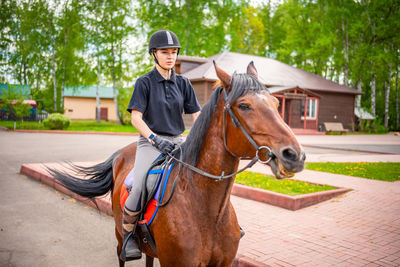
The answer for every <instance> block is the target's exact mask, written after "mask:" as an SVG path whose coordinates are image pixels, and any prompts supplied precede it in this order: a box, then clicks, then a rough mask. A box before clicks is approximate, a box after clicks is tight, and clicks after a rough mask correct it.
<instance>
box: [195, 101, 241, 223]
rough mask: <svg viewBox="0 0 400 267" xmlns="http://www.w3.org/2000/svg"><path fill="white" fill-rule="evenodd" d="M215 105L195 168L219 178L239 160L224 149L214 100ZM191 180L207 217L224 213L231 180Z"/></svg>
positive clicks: (196, 175) (220, 125) (220, 116)
mask: <svg viewBox="0 0 400 267" xmlns="http://www.w3.org/2000/svg"><path fill="white" fill-rule="evenodd" d="M217 105H218V106H217V109H216V111H215V112H214V115H213V119H212V120H211V122H210V126H209V129H208V131H207V133H206V136H205V140H204V142H203V144H204V145H203V148H202V149H201V152H200V156H199V158H198V161H197V168H199V169H201V170H204V171H206V172H208V173H211V174H214V175H221V174H222V173H224V175H229V174H231V173H234V172H235V171H236V170H237V168H238V165H239V159H238V158H236V157H233V156H232V155H231V154H229V152H227V151H226V149H225V146H224V140H223V131H222V126H223V122H222V121H223V119H222V116H223V112H222V110H223V108H222V107H223V101H222V99H220V100H219V101H218V104H217ZM193 178H194V179H193V182H194V183H196V184H195V186H196V191H198V192H199V194H200V195H201V200H202V201H205V202H207V203H205V204H206V205H205V207H207V208H208V211H207V212H208V213H209V214H210V215H211V216H212V214H214V215H215V216H217V217H218V216H219V215H220V214H222V213H223V212H224V211H225V209H226V207H227V205H228V203H229V199H230V198H229V197H230V193H231V190H232V186H233V184H234V178H228V179H224V180H222V181H216V180H215V179H210V178H205V177H204V176H201V175H199V174H197V173H196V174H195V175H194V177H193Z"/></svg>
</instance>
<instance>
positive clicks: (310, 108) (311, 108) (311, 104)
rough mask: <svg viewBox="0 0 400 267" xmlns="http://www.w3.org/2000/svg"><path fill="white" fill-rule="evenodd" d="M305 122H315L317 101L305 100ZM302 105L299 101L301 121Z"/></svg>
mask: <svg viewBox="0 0 400 267" xmlns="http://www.w3.org/2000/svg"><path fill="white" fill-rule="evenodd" d="M306 101H307V120H315V119H316V118H317V116H316V115H317V99H307V100H306ZM304 103H305V101H301V115H302V116H301V119H302V120H304Z"/></svg>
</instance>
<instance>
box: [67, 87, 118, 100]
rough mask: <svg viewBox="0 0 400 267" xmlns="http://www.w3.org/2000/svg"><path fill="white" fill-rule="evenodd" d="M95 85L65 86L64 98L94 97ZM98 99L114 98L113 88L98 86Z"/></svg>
mask: <svg viewBox="0 0 400 267" xmlns="http://www.w3.org/2000/svg"><path fill="white" fill-rule="evenodd" d="M96 90H97V85H88V86H85V85H77V86H67V87H65V89H64V96H73V97H96ZM99 91H100V98H114V94H113V88H112V87H106V86H100V90H99Z"/></svg>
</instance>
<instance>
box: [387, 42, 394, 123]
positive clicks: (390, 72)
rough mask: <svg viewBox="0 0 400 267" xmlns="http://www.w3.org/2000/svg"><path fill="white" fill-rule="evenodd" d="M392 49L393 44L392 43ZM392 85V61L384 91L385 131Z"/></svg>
mask: <svg viewBox="0 0 400 267" xmlns="http://www.w3.org/2000/svg"><path fill="white" fill-rule="evenodd" d="M392 49H393V43H392ZM391 83H392V60H390V63H389V77H388V84H387V86H386V91H385V129H386V130H387V129H388V127H389V95H390V84H391Z"/></svg>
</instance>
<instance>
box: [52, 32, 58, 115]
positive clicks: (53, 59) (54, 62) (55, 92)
mask: <svg viewBox="0 0 400 267" xmlns="http://www.w3.org/2000/svg"><path fill="white" fill-rule="evenodd" d="M55 46H56V44H55V41H54V40H53V54H52V61H53V90H54V111H57V82H56V60H55V55H54V54H55V53H56V52H55Z"/></svg>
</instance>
